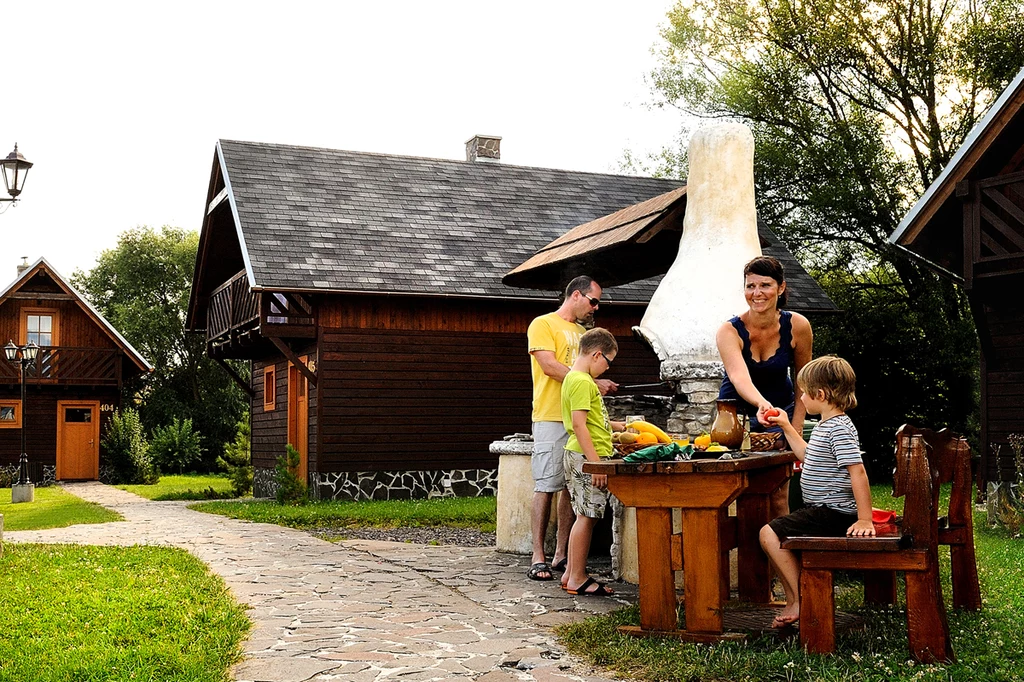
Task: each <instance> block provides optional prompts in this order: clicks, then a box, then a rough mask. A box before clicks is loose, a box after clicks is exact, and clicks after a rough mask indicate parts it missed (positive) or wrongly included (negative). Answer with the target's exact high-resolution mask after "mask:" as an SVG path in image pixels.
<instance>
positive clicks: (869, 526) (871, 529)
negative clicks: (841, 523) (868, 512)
mask: <svg viewBox="0 0 1024 682" xmlns="http://www.w3.org/2000/svg"><path fill="white" fill-rule="evenodd" d="M846 534H847V535H849V536H850V537H854V538H857V537H871V536H873V535H874V534H875V524H873V523H871V522H870V521H861V520H860V519H858V520H857V523H855V524H853V525H852V526H850V527H849V528H847V529H846Z"/></svg>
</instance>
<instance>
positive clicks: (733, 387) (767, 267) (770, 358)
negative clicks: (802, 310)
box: [716, 256, 814, 431]
mask: <svg viewBox="0 0 1024 682" xmlns="http://www.w3.org/2000/svg"><path fill="white" fill-rule="evenodd" d="M743 283H744V289H743V291H744V297H745V298H746V300H747V311H746V312H744V313H742V314H740V315H738V316H736V317H734V318H732V319H731V320H729V321H728V322H726V323H724V324H723V325H722V326H721V327H720V328H719V329H718V334H717V336H716V341H717V344H718V353H719V355H721V357H722V363H723V364H724V365H725V378H724V379H723V380H722V386H721V388H720V389H719V392H718V397H719V398H720V399H732V400H736V401H737V403H738V411H739V412H742V413H745V414H747V415H748V416H750V429H751V431H764V430H767V429H773V427H772V426H771V425H770V424H769V423H768V422H767V420H765V418H764V413H765V411H766V410H769V409H771V408H773V407H777V408H779V409H784V410H786V412H788V413H789V417H790V419H791V421H792V423H793V424H803V421H804V416H805V409H804V406H803V404H802V403H801V402H800V401H799V400H797V398H798V397H799V395H798V393H797V391H798V390H799V389H796V388H794V382H793V377H795V376H796V373H797V372H799V371H800V368H801V367H803V366H804V365H806V364H807V363H808V362H810V360H811V353H812V347H813V344H814V336H813V334H812V332H811V325H810V323H809V322H808V321H807V318H805V317H804V316H803V315H800V314H799V313H794V312H790V311H787V310H781V309H780V308H781V307H782V306H784V305H785V304H786V298H787V295H786V276H785V270H784V269H783V267H782V264H781V263H780V262H779V261H778V260H776V259H775V258H772V257H770V256H759V257H757V258H755V259H753V260H752V261H750V262H749V263H747V264H746V265H745V266H744V268H743Z"/></svg>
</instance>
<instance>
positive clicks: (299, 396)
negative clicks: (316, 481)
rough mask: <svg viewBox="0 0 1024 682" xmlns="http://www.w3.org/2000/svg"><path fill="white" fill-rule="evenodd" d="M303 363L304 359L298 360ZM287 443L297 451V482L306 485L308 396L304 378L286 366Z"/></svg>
mask: <svg viewBox="0 0 1024 682" xmlns="http://www.w3.org/2000/svg"><path fill="white" fill-rule="evenodd" d="M299 360H300V361H302V362H303V363H305V362H306V357H305V356H303V357H301V358H299ZM288 442H289V443H291V444H292V447H294V448H295V449H296V450H298V451H299V470H298V471H297V472H296V474H297V475H298V477H299V480H300V481H302V482H303V483H307V480H306V474H307V471H308V463H309V396H308V387H307V381H306V377H305V376H303V375H302V372H300V371H299V368H298V367H295V366H294V365H289V366H288Z"/></svg>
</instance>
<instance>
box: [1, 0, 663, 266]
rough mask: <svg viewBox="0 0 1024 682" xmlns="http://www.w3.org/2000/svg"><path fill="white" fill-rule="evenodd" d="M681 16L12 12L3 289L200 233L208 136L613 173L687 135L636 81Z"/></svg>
mask: <svg viewBox="0 0 1024 682" xmlns="http://www.w3.org/2000/svg"><path fill="white" fill-rule="evenodd" d="M672 4H673V2H672V0H631V1H630V2H622V1H612V0H590V1H577V0H565V1H563V0H548V1H547V2H535V1H533V0H529V1H525V0H519V1H517V2H508V1H506V2H486V1H480V0H478V1H476V2H441V1H438V0H434V1H431V2H426V1H423V0H420V1H413V2H395V1H392V0H361V1H358V2H348V1H345V2H342V1H335V2H275V3H267V2H221V1H219V0H207V1H206V2H192V1H187V2H186V1H176V2H166V3H160V4H159V6H160V7H162V8H163V9H156V6H157V3H148V2H138V1H135V2H130V3H111V2H94V3H84V2H63V3H48V2H33V1H32V0H18V1H16V2H8V3H5V5H4V11H3V26H4V42H3V50H2V52H0V55H2V57H0V58H2V60H3V63H4V64H5V68H4V79H5V80H6V88H5V89H6V95H5V97H4V100H5V101H4V106H3V107H2V108H0V155H2V156H6V155H7V153H8V152H10V150H11V148H12V147H13V145H14V143H15V142H17V143H18V144H19V148H20V150H21V152H22V153H23V154H24V155H25V157H26V158H28V160H29V161H32V162H33V163H34V164H35V166H34V167H33V168H32V170H31V171H30V172H29V175H28V180H27V183H26V186H25V191H24V193H23V194H22V197H21V201H19V202H18V204H17V205H15V206H13V207H10V209H9V210H7V211H6V212H5V213H3V214H0V240H2V241H0V244H2V246H0V254H2V255H0V283H4V282H7V281H10V279H12V278H13V277H14V274H15V265H16V264H17V263H18V262H20V257H21V256H27V257H28V258H29V261H30V262H32V261H35V260H36V258H38V257H39V256H45V257H46V258H47V259H48V260H49V261H50V262H51V263H53V265H54V266H55V267H56V268H57V269H58V270H60V271H61V272H62V273H63V274H65V275H66V276H70V275H71V273H72V272H73V271H74V270H75V269H76V268H82V269H89V268H91V267H92V266H93V265H94V264H95V260H96V257H97V256H98V255H99V253H100V251H102V250H103V249H108V248H111V247H113V246H114V245H115V244H116V241H117V235H118V234H120V233H121V232H122V231H124V230H126V229H129V228H131V227H134V226H137V225H150V226H153V227H159V226H161V225H165V224H166V225H175V226H179V227H184V228H188V229H193V230H198V229H199V228H200V227H201V220H202V214H203V204H204V200H205V198H206V190H207V183H208V181H209V176H210V169H211V164H212V162H213V153H214V144H215V142H216V140H217V139H219V138H227V139H239V140H254V141H261V142H277V143H286V144H300V145H312V146H320V147H330V148H336V149H352V150H362V151H373V152H383V153H391V154H406V155H412V156H429V157H438V158H452V159H461V158H464V157H465V151H464V145H463V143H464V142H465V140H466V139H468V138H469V137H471V136H472V135H474V134H476V133H484V134H494V135H500V136H502V138H503V139H502V150H501V153H502V161H503V162H505V163H510V164H517V165H529V166H546V167H552V168H565V169H573V170H588V171H598V172H616V171H617V169H618V165H619V162H620V160H621V159H622V156H623V152H624V151H625V150H627V149H629V150H632V151H633V152H635V153H639V154H644V153H646V152H654V151H656V150H658V149H659V148H661V147H662V146H664V145H668V144H670V143H671V142H672V140H673V139H674V137H675V136H676V135H677V131H678V130H679V128H680V125H681V123H682V117H681V115H680V114H679V113H678V112H676V111H674V110H658V109H654V108H651V107H649V106H648V103H649V102H651V101H652V100H653V97H652V95H651V94H650V92H649V89H648V87H647V85H646V83H645V77H646V75H647V74H648V73H649V72H650V71H651V69H652V68H653V67H654V65H655V58H654V57H653V55H652V53H651V50H652V47H653V46H655V45H656V43H657V42H658V27H659V26H660V25H662V24H663V23H665V14H666V12H667V11H668V10H669V9H670V8H671V6H672ZM0 192H2V187H0ZM5 206H8V204H0V210H2V209H3V208H4V207H5Z"/></svg>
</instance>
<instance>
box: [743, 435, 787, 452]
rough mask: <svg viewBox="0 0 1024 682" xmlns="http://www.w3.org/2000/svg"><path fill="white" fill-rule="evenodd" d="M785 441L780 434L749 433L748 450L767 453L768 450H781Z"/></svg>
mask: <svg viewBox="0 0 1024 682" xmlns="http://www.w3.org/2000/svg"><path fill="white" fill-rule="evenodd" d="M784 445H785V439H784V438H783V436H782V434H781V433H760V432H758V433H751V434H750V450H751V451H752V452H767V451H768V450H782V449H783V446H784Z"/></svg>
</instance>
